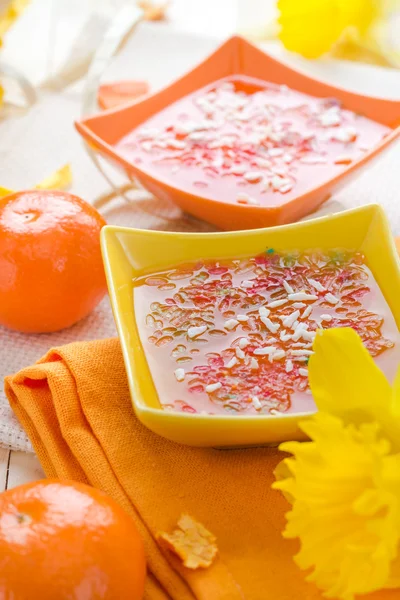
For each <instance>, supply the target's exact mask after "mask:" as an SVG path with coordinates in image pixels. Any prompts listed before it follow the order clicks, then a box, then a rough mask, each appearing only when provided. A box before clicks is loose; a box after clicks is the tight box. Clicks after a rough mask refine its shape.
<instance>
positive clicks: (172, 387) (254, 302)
mask: <svg viewBox="0 0 400 600" xmlns="http://www.w3.org/2000/svg"><path fill="white" fill-rule="evenodd" d="M134 300H135V311H136V319H137V323H138V327H139V332H140V337H141V341H142V344H143V347H144V350H145V352H146V357H147V360H148V364H149V367H150V370H151V373H152V376H153V380H154V383H155V386H156V389H157V391H158V394H159V398H160V401H161V403H162V404H163V407H164V408H165V409H167V410H177V411H184V412H192V413H196V412H198V413H201V412H205V413H207V414H217V413H224V412H225V413H231V414H242V413H255V414H272V415H274V414H279V413H282V412H293V411H300V410H301V411H302V410H313V409H314V404H313V401H312V398H311V396H310V391H309V386H308V370H307V365H308V361H309V359H310V357H311V356H312V353H313V350H312V345H313V341H314V338H315V336H316V335H317V331H318V330H319V329H324V328H328V327H352V328H353V329H355V330H356V331H357V333H358V334H359V335H360V336H361V338H362V339H363V342H364V344H365V346H366V348H367V349H368V350H369V352H370V354H371V355H372V356H373V357H375V358H376V359H377V360H378V361H379V360H381V359H386V356H389V355H390V353H391V352H393V349H394V347H395V345H396V349H397V348H398V344H397V337H398V333H397V328H396V325H395V323H394V319H393V316H392V314H391V312H390V309H389V308H388V306H387V304H386V302H385V300H384V298H383V296H382V293H381V292H380V290H379V288H378V286H377V284H376V282H375V280H374V279H373V276H372V274H371V272H370V270H369V269H368V267H367V266H366V264H365V261H364V258H363V256H362V255H361V254H359V253H353V252H349V251H335V252H331V253H329V254H326V253H321V252H309V253H302V254H300V253H292V254H286V255H282V254H279V253H278V252H275V251H274V250H273V249H269V250H268V251H266V253H265V254H262V255H259V256H256V257H253V258H249V259H237V260H230V261H207V262H199V263H196V264H186V265H183V266H181V267H177V268H175V269H171V270H169V271H166V272H162V273H158V274H154V275H151V276H148V277H143V278H140V279H137V280H136V281H135V282H134ZM396 351H397V350H396ZM392 362H393V361H392ZM385 364H386V363H385V360H384V361H383V363H382V364H380V366H381V368H383V370H385Z"/></svg>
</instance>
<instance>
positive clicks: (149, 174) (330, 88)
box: [75, 35, 400, 219]
mask: <svg viewBox="0 0 400 600" xmlns="http://www.w3.org/2000/svg"><path fill="white" fill-rule="evenodd" d="M229 50H230V52H231V54H232V59H233V60H232V68H233V69H235V68H236V70H234V72H232V73H230V74H228V75H225V76H218V77H217V78H214V77H210V78H208V80H207V83H204V84H199V85H196V86H194V88H193V89H191V90H189V91H188V89H186V90H185V91H184V93H183V94H180V95H179V97H178V98H176V99H174V100H172V101H166V102H163V105H162V108H159V109H158V110H155V111H153V110H151V111H150V112H149V113H148V114H147V116H146V117H145V118H143V119H142V120H140V122H138V123H136V124H135V125H134V126H133V128H132V127H131V126H129V129H126V130H125V131H124V133H123V134H122V135H121V137H120V138H119V140H120V139H122V137H124V135H127V134H128V132H130V131H133V130H135V129H136V128H138V127H140V126H141V125H142V124H143V123H144V122H145V121H147V120H148V119H149V118H151V117H152V116H154V115H155V114H158V113H159V112H161V111H162V110H164V109H165V108H167V107H168V106H170V105H171V104H174V103H175V102H179V101H180V100H182V98H185V97H187V96H190V95H192V94H194V93H196V91H199V90H201V89H203V88H204V87H207V86H209V85H211V84H212V83H215V82H216V81H220V80H223V79H227V78H228V79H231V78H233V77H235V76H240V75H242V76H243V75H244V76H249V77H252V76H251V75H249V74H247V73H246V69H245V68H243V66H242V65H241V64H240V54H239V53H240V52H241V51H242V52H244V51H247V52H249V51H251V52H252V53H256V54H257V55H258V56H262V57H263V60H264V61H266V62H268V63H269V64H270V65H274V66H275V68H276V69H278V70H280V71H283V72H284V73H292V74H295V76H297V78H298V82H299V81H300V82H301V84H300V83H297V84H296V86H293V85H292V86H290V87H292V88H293V89H296V90H298V91H303V92H304V91H305V93H308V94H311V95H315V94H314V93H311V92H310V91H307V90H305V88H307V85H308V84H311V85H316V86H317V87H319V86H320V87H321V89H324V94H325V95H326V96H329V94H331V95H335V96H336V97H339V99H341V100H342V101H343V105H344V107H345V108H346V104H347V100H351V101H352V102H357V103H363V102H366V101H367V102H369V103H375V104H376V105H380V106H383V105H384V106H385V107H387V110H388V112H393V111H396V115H397V116H396V124H394V125H393V126H392V125H389V124H387V123H382V121H380V120H376V119H375V121H376V122H377V123H381V124H383V125H386V126H387V127H389V129H391V131H390V132H389V133H388V134H387V135H386V136H385V137H384V138H382V140H381V141H380V142H379V143H377V144H375V145H374V146H373V147H372V148H370V149H369V150H368V151H367V152H365V153H364V154H362V155H361V156H360V157H359V158H358V159H356V160H354V161H353V162H351V163H350V164H349V165H345V167H344V168H342V169H341V170H340V171H339V172H338V173H336V174H333V175H332V176H331V177H328V178H326V179H325V180H323V181H322V182H321V183H319V184H317V185H316V186H311V187H310V188H307V189H306V190H305V191H304V192H302V193H301V194H297V195H295V196H293V197H292V198H290V199H288V200H287V201H283V202H281V203H278V204H277V205H273V206H262V205H260V206H257V205H240V204H237V203H231V202H227V201H226V200H224V199H223V198H217V197H209V196H207V195H204V193H201V192H200V193H199V192H196V194H193V193H191V192H189V191H187V190H185V189H183V188H182V187H180V186H179V185H176V184H174V183H173V181H171V180H166V179H165V178H164V177H163V176H162V175H160V174H159V173H157V172H156V171H155V170H152V169H151V168H148V167H143V166H142V165H137V164H134V163H133V162H130V161H129V160H127V159H126V158H124V157H123V156H122V155H121V154H120V152H118V151H117V150H116V148H115V143H116V142H114V143H111V142H108V141H106V139H105V138H104V137H101V135H99V134H98V133H96V131H95V129H96V125H97V123H100V122H102V121H104V120H107V119H110V118H112V117H113V116H115V115H122V114H124V113H125V112H127V113H128V112H129V111H130V110H131V109H132V108H135V107H139V106H145V105H146V104H147V103H149V101H153V100H155V99H156V98H160V97H162V96H164V95H167V94H168V92H169V91H172V90H175V88H176V87H179V86H180V85H183V83H184V82H189V81H190V80H192V79H193V78H195V77H196V72H197V71H198V70H200V69H204V67H205V65H207V64H208V63H211V62H216V61H218V60H219V56H220V54H222V53H224V52H227V51H229ZM258 79H261V78H258ZM262 81H266V82H268V79H267V78H266V79H262ZM397 109H398V110H397ZM350 110H353V111H355V112H358V111H359V112H361V113H362V110H361V109H360V108H359V109H358V111H357V109H355V108H351V109H350ZM369 118H372V117H369ZM397 123H398V124H397ZM75 127H76V129H77V131H78V132H79V133H80V135H82V137H83V138H84V140H85V141H86V142H87V143H88V144H89V145H90V146H92V147H94V148H95V149H96V150H97V151H100V152H101V153H102V154H103V155H104V156H106V157H107V158H108V159H111V160H112V161H113V162H114V163H117V164H118V165H120V166H122V167H123V168H124V169H125V170H127V171H129V172H131V173H133V174H134V176H135V177H137V178H138V179H139V180H145V181H147V182H150V183H151V184H152V185H161V186H162V187H163V189H165V190H167V191H168V194H169V195H170V196H174V195H175V196H177V195H179V194H181V193H184V194H187V195H190V196H191V198H192V202H195V203H196V205H199V204H201V205H205V204H209V205H210V206H212V207H215V208H216V209H217V207H218V209H224V208H225V209H226V208H229V210H235V211H237V212H238V211H240V213H241V214H242V215H244V214H246V215H248V216H249V217H251V218H253V219H256V218H257V217H261V216H266V215H273V214H276V213H277V212H279V213H280V212H281V211H288V210H290V207H291V206H293V207H295V206H298V205H299V204H301V203H303V202H304V203H306V200H307V197H308V196H310V195H311V194H313V195H316V196H318V197H321V198H323V197H324V195H325V196H326V197H328V196H327V194H326V193H325V190H326V188H327V186H329V188H330V189H332V188H334V187H336V186H337V185H338V184H340V183H341V182H342V181H343V180H345V179H346V178H347V177H349V176H351V175H352V174H353V173H355V172H357V171H358V169H360V168H361V167H363V166H364V165H365V164H366V163H368V162H369V161H370V160H371V159H372V158H374V157H376V156H377V155H379V154H380V153H381V152H382V151H383V150H385V149H386V148H387V147H388V146H389V145H390V144H391V143H392V142H393V141H394V140H396V139H397V138H398V137H400V99H399V100H395V99H392V98H383V97H379V96H370V95H366V94H358V93H356V92H352V91H350V90H348V89H346V88H345V87H343V86H337V85H333V84H329V83H327V82H326V81H324V80H322V79H320V78H317V77H314V76H311V75H309V74H306V73H305V72H303V71H302V70H301V69H299V68H295V67H293V66H290V65H287V64H285V62H284V61H281V60H279V59H278V58H276V57H274V56H272V55H270V54H268V53H267V52H265V51H264V50H262V49H261V48H258V47H257V46H255V45H254V44H252V43H251V42H248V41H247V40H245V39H244V38H242V37H241V36H239V35H234V36H232V37H230V38H229V39H228V40H226V41H225V42H223V43H222V44H220V45H218V47H217V48H216V49H215V50H214V51H213V52H212V53H210V54H209V55H208V56H207V57H206V58H205V59H203V60H202V61H201V62H200V63H198V64H197V65H196V66H195V67H193V68H192V69H189V70H188V71H187V72H186V73H185V74H183V75H182V76H180V77H178V78H177V79H175V80H174V81H173V82H172V83H170V84H169V85H166V86H164V87H163V88H162V89H160V90H158V91H156V92H154V93H150V94H147V95H146V96H144V97H143V98H138V99H136V100H133V101H131V102H128V103H126V104H124V105H122V106H120V107H116V108H112V109H109V110H106V111H103V112H98V113H96V114H95V115H92V116H89V117H86V118H83V119H80V120H78V121H75ZM145 187H146V185H145ZM325 199H326V198H325ZM323 201H324V199H323V200H322V202H323Z"/></svg>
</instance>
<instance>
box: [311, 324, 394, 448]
mask: <svg viewBox="0 0 400 600" xmlns="http://www.w3.org/2000/svg"><path fill="white" fill-rule="evenodd" d="M314 351H315V354H314V355H313V356H311V358H310V361H309V365H308V373H309V380H310V387H311V391H312V393H313V397H314V400H315V403H316V405H317V408H318V409H319V410H320V411H324V412H328V413H329V414H332V415H338V416H340V417H342V418H344V419H345V420H346V421H347V422H353V423H356V424H357V423H361V422H365V421H367V422H368V421H371V420H373V419H377V420H378V421H379V422H382V423H383V424H384V427H385V428H386V426H389V429H392V427H391V423H390V421H392V416H391V395H392V391H391V387H390V385H389V383H388V381H387V379H386V378H385V376H384V374H383V373H382V371H381V370H380V369H379V368H378V367H377V366H376V365H375V363H374V361H373V359H372V357H371V356H370V354H369V352H368V350H366V348H364V345H363V343H362V341H361V339H360V337H359V336H358V335H357V333H356V332H355V331H354V330H353V329H350V328H338V329H328V330H326V331H320V332H318V334H317V336H316V338H315V341H314ZM397 430H398V427H397V425H396V431H397ZM399 442H400V438H399Z"/></svg>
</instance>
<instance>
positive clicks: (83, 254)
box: [0, 190, 107, 333]
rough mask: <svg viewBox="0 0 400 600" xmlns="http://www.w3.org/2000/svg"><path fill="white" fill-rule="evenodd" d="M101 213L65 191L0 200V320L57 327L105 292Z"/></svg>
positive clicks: (27, 327)
mask: <svg viewBox="0 0 400 600" xmlns="http://www.w3.org/2000/svg"><path fill="white" fill-rule="evenodd" d="M105 224H106V223H105V221H104V219H103V217H102V216H101V215H100V214H99V213H98V212H97V211H96V210H95V209H94V208H93V207H92V206H90V205H89V204H87V202H85V201H84V200H82V199H81V198H78V197H77V196H73V195H72V194H68V193H66V192H54V191H45V190H33V191H26V192H17V193H15V194H12V195H10V196H6V197H4V198H1V199H0V325H4V326H6V327H9V328H10V329H15V330H18V331H23V332H26V333H44V332H50V331H58V330H59V329H64V328H65V327H69V326H70V325H73V324H74V323H76V322H77V321H79V320H80V319H82V318H83V317H86V316H87V315H88V314H89V313H90V312H91V311H92V310H93V309H94V307H95V306H96V305H97V304H98V302H100V300H101V299H102V297H103V296H104V294H105V293H106V289H107V288H106V281H105V275H104V269H103V263H102V259H101V251H100V230H101V228H102V227H103V225H105Z"/></svg>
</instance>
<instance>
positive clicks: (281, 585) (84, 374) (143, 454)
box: [6, 339, 398, 600]
mask: <svg viewBox="0 0 400 600" xmlns="http://www.w3.org/2000/svg"><path fill="white" fill-rule="evenodd" d="M6 392H7V395H8V398H9V401H10V403H11V406H12V407H13V409H14V411H15V412H16V414H17V416H18V418H19V419H20V421H21V423H22V425H23V426H24V428H25V430H26V431H27V433H28V435H29V437H30V439H31V441H32V443H33V446H34V448H35V450H36V452H37V454H38V456H39V459H40V461H41V463H42V466H43V468H44V470H45V472H46V474H47V475H48V476H49V477H60V478H67V479H75V480H78V481H82V482H84V483H88V484H91V485H93V486H95V487H98V488H100V489H102V490H104V491H105V492H106V493H107V494H109V495H110V496H112V497H113V498H114V499H115V500H117V501H118V502H119V503H120V504H121V506H123V507H124V508H125V509H126V510H127V511H128V512H129V513H130V514H131V515H132V517H133V519H134V520H135V522H136V524H137V526H138V528H139V530H140V532H141V534H142V536H143V539H144V542H145V547H146V553H147V559H148V566H149V575H148V580H147V587H146V594H145V598H146V599H149V600H167V599H172V600H193V599H197V600H243V599H246V600H322V598H323V597H322V594H321V593H320V592H319V591H318V590H317V589H316V588H315V587H314V585H313V584H308V583H306V582H305V579H304V574H303V573H302V572H301V571H300V570H299V569H298V568H297V567H296V565H295V563H294V561H293V555H294V554H295V552H296V550H297V543H296V542H292V541H286V540H284V539H283V538H282V535H281V531H282V529H283V527H284V513H285V512H286V510H287V509H288V505H287V504H286V501H285V500H284V499H283V498H282V496H281V495H280V494H279V493H278V492H276V491H272V490H271V483H272V481H273V475H272V471H273V469H274V467H275V465H276V464H277V462H278V461H279V460H280V459H281V458H282V455H281V454H280V453H279V452H278V451H277V450H276V449H271V448H257V449H255V448H253V449H245V450H209V449H201V448H190V447H185V446H179V445H177V444H174V443H172V442H169V441H167V440H165V439H163V438H161V437H158V436H157V435H155V434H153V433H152V432H150V431H148V430H147V429H146V428H145V427H143V426H142V425H141V424H140V423H139V422H138V420H137V419H136V417H135V416H134V413H133V411H132V405H131V401H130V397H129V392H128V385H127V380H126V375H125V369H124V364H123V360H122V354H121V350H120V345H119V342H118V340H115V339H112V340H101V341H97V342H78V343H74V344H69V345H67V346H64V347H62V348H56V349H54V350H51V351H50V352H49V353H48V354H47V355H46V356H45V357H44V358H42V359H41V360H40V361H39V362H38V363H37V364H36V365H34V366H32V367H28V368H26V369H24V370H22V371H21V372H19V373H17V374H16V375H14V376H12V377H8V378H7V379H6ZM182 513H188V514H189V515H191V516H192V517H194V518H195V519H197V520H198V521H200V522H201V523H202V524H203V525H204V526H205V527H207V529H209V530H210V531H211V532H212V533H213V534H215V535H216V537H217V544H218V548H219V556H218V558H217V560H216V561H215V562H214V563H213V565H212V566H211V567H209V568H207V569H198V570H196V571H190V570H189V569H187V568H185V567H183V566H182V565H181V564H180V562H179V559H177V558H174V557H173V556H172V555H170V554H168V553H164V552H163V551H162V550H161V549H160V547H159V546H158V544H157V541H156V537H157V533H158V532H160V531H167V532H170V531H172V530H173V529H174V528H175V526H176V523H177V521H178V519H179V517H180V515H181V514H182ZM365 598H368V600H372V599H374V600H377V599H378V598H379V600H394V599H395V598H398V591H393V592H389V591H388V592H382V593H379V594H373V595H369V596H368V597H365Z"/></svg>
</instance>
